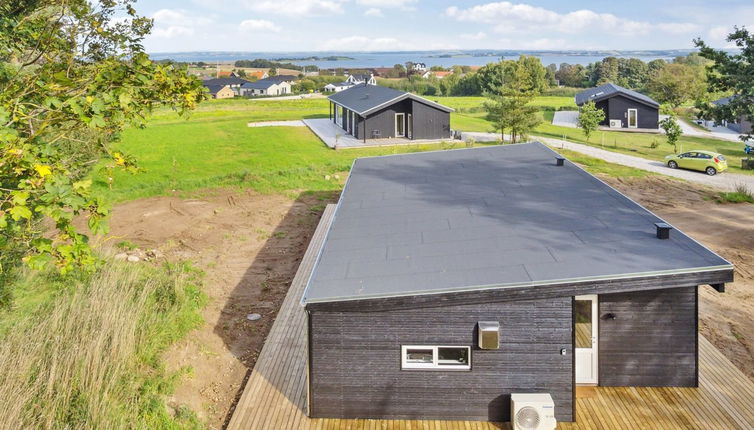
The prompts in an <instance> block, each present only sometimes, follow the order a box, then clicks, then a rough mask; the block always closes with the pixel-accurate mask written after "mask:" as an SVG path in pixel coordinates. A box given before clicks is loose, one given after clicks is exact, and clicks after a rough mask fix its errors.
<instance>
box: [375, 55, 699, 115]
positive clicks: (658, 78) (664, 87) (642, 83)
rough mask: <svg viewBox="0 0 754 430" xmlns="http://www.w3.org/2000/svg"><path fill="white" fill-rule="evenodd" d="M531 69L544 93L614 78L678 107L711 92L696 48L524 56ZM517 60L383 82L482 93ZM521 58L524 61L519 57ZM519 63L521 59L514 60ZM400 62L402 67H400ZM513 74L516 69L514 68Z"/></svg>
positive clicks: (429, 92)
mask: <svg viewBox="0 0 754 430" xmlns="http://www.w3.org/2000/svg"><path fill="white" fill-rule="evenodd" d="M521 58H524V59H525V60H523V61H524V63H525V64H526V67H528V68H529V71H530V75H532V79H535V80H536V84H535V88H536V90H537V91H538V92H540V93H543V92H545V91H546V90H548V89H549V90H551V91H553V90H554V88H556V87H558V86H564V87H568V88H573V90H572V91H570V93H569V94H573V93H574V92H576V91H578V90H577V88H590V87H594V86H598V85H602V84H605V83H608V82H612V83H615V84H617V85H620V86H622V87H626V88H629V89H632V90H636V91H640V92H644V93H647V94H649V95H650V96H652V97H653V98H655V99H657V101H659V102H660V103H667V104H669V105H670V106H672V107H677V106H679V105H681V104H683V103H685V102H689V101H696V100H699V99H702V98H704V97H705V96H706V94H707V85H706V77H705V66H706V65H707V64H709V60H707V59H705V58H704V57H702V56H700V55H699V54H698V53H692V54H690V55H688V56H686V57H677V58H675V59H673V60H671V61H665V60H662V59H657V60H652V61H649V62H644V61H642V60H640V59H638V58H617V57H606V58H604V59H602V60H601V61H599V62H596V63H592V64H589V65H587V66H584V65H581V64H568V63H563V64H560V65H559V66H558V65H556V64H550V65H548V66H547V67H544V66H543V65H542V63H541V61H540V60H539V58H537V57H530V56H522V57H521ZM511 61H512V60H508V61H501V62H498V63H490V64H487V65H486V66H483V67H481V68H480V69H479V70H477V71H476V72H472V71H470V68H468V67H466V68H465V69H464V68H461V67H459V66H456V67H454V68H453V69H451V70H453V72H454V73H453V74H451V75H449V76H446V77H445V78H444V79H437V78H434V77H431V78H429V79H423V78H421V77H420V76H409V77H408V78H406V79H402V80H399V81H396V80H382V81H380V84H381V85H385V86H390V87H394V88H397V89H400V90H404V91H411V92H414V93H417V94H421V95H426V96H480V95H484V93H485V92H486V91H487V90H488V89H489V88H490V87H491V86H496V85H499V84H500V82H499V81H500V77H501V76H503V74H504V73H505V72H503V73H501V69H505V68H506V66H505V64H510V62H511ZM516 61H518V60H516ZM514 62H515V61H514ZM399 66H400V67H399ZM395 71H396V72H395V77H397V76H403V75H402V73H401V72H403V73H405V69H404V68H403V67H402V65H399V64H398V65H396V68H395ZM508 73H510V72H508Z"/></svg>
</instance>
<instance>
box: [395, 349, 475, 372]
mask: <svg viewBox="0 0 754 430" xmlns="http://www.w3.org/2000/svg"><path fill="white" fill-rule="evenodd" d="M401 369H411V370H422V369H423V370H471V347H470V346H446V345H402V346H401Z"/></svg>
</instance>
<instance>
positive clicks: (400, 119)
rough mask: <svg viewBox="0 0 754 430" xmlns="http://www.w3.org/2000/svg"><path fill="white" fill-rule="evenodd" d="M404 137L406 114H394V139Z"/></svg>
mask: <svg viewBox="0 0 754 430" xmlns="http://www.w3.org/2000/svg"><path fill="white" fill-rule="evenodd" d="M405 135H406V114H403V113H397V114H395V137H404V136H405Z"/></svg>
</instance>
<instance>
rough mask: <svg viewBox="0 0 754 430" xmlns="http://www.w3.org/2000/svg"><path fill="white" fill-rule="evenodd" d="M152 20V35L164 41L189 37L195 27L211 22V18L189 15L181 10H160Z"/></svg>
mask: <svg viewBox="0 0 754 430" xmlns="http://www.w3.org/2000/svg"><path fill="white" fill-rule="evenodd" d="M152 19H154V29H152V35H153V36H155V37H161V38H165V39H172V38H176V37H185V36H191V35H193V34H194V32H195V29H196V28H197V27H204V26H207V25H210V24H212V22H213V20H212V19H211V18H208V17H205V16H195V15H191V14H190V13H188V12H187V11H185V10H182V9H160V10H158V11H157V12H155V13H154V14H153V15H152Z"/></svg>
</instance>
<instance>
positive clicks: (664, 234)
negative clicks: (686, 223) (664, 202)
mask: <svg viewBox="0 0 754 430" xmlns="http://www.w3.org/2000/svg"><path fill="white" fill-rule="evenodd" d="M655 227H657V238H658V239H670V230H672V229H673V226H672V225H670V224H668V223H664V222H656V223H655Z"/></svg>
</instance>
